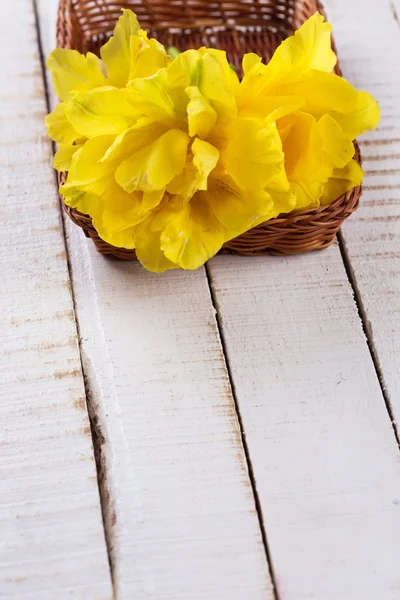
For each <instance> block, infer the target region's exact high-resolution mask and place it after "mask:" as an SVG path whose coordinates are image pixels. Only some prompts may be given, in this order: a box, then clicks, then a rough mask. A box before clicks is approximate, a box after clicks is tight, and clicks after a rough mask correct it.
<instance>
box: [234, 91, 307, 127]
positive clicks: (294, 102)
mask: <svg viewBox="0 0 400 600" xmlns="http://www.w3.org/2000/svg"><path fill="white" fill-rule="evenodd" d="M304 104H305V101H304V98H302V97H301V96H265V97H263V98H256V99H255V100H253V101H251V102H249V103H248V104H247V105H246V107H245V108H244V109H242V110H241V111H240V113H239V116H240V117H252V118H257V119H266V118H268V121H270V122H271V123H272V122H274V121H277V120H278V119H282V118H283V117H286V116H287V115H289V114H290V113H292V112H295V111H296V110H299V109H301V108H302V107H304Z"/></svg>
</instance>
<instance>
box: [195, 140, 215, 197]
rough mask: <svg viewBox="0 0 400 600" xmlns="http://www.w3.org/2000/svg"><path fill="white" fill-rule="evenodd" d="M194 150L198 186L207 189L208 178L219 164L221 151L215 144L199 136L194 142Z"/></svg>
mask: <svg viewBox="0 0 400 600" xmlns="http://www.w3.org/2000/svg"><path fill="white" fill-rule="evenodd" d="M192 152H193V165H194V166H195V167H196V169H197V178H196V179H197V188H198V189H199V190H206V189H207V178H208V176H209V174H210V173H211V171H212V170H213V169H214V168H215V167H216V165H217V162H218V159H219V152H218V150H217V149H216V148H215V147H214V146H212V145H211V144H209V143H208V142H205V141H203V140H200V139H198V138H196V139H195V140H194V142H193V144H192Z"/></svg>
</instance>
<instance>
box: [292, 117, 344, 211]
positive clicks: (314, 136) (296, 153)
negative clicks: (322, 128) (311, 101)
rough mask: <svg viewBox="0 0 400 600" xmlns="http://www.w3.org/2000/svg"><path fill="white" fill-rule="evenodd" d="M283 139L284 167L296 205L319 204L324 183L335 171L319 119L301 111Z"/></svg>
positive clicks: (302, 206)
mask: <svg viewBox="0 0 400 600" xmlns="http://www.w3.org/2000/svg"><path fill="white" fill-rule="evenodd" d="M288 119H289V120H291V121H292V123H291V128H290V131H289V133H288V135H287V137H286V139H285V141H284V144H283V149H284V152H285V167H286V173H287V176H288V179H289V181H290V188H291V189H290V191H291V193H292V194H294V196H295V208H296V209H300V208H308V207H311V206H318V205H319V198H320V196H321V194H322V190H323V186H324V184H325V183H326V181H327V180H328V178H329V177H330V175H331V174H332V171H333V164H332V160H327V159H326V157H325V155H324V153H323V151H322V145H323V141H322V139H321V136H320V134H319V131H318V127H317V122H316V119H315V118H314V117H313V116H312V115H309V114H308V113H303V112H298V113H296V115H295V117H294V118H293V117H292V115H290V116H289V117H288Z"/></svg>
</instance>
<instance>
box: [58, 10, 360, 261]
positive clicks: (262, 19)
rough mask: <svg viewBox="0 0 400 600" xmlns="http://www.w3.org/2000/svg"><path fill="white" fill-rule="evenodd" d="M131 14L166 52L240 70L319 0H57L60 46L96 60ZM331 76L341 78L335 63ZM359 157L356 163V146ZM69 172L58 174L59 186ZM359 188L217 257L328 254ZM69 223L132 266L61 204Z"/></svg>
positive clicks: (276, 223) (245, 237)
mask: <svg viewBox="0 0 400 600" xmlns="http://www.w3.org/2000/svg"><path fill="white" fill-rule="evenodd" d="M121 8H130V9H132V10H133V11H134V12H135V13H136V14H137V16H138V19H139V22H140V24H141V26H142V27H143V29H146V30H147V31H148V32H149V35H151V36H154V37H157V38H158V39H159V41H160V42H161V43H163V44H164V45H165V46H166V47H169V46H176V47H177V48H179V50H181V51H183V50H186V49H188V48H200V47H201V46H210V47H215V48H220V49H222V50H226V52H227V55H228V60H229V62H231V63H232V64H233V65H235V67H236V68H237V70H238V72H240V67H241V60H242V57H243V54H245V53H246V52H255V53H257V54H258V55H259V56H261V57H262V58H263V60H264V61H265V62H268V61H269V59H270V57H271V56H272V54H273V52H274V51H275V49H276V48H277V46H278V45H279V44H280V43H281V42H282V40H283V39H285V38H286V37H287V36H288V35H291V34H292V33H293V31H295V30H296V29H297V28H298V27H300V25H301V24H302V23H303V22H304V21H305V20H306V19H308V18H309V17H310V16H311V15H313V14H314V13H315V12H316V11H317V10H319V12H321V13H323V9H322V6H321V4H320V2H319V0H264V1H263V3H261V2H259V1H258V0H253V1H251V0H250V1H248V2H244V1H243V0H230V1H224V0H173V1H171V0H118V1H117V0H60V6H59V12H58V21H57V46H58V47H62V48H73V49H76V50H79V51H80V52H88V51H91V52H94V53H95V54H99V49H100V47H101V46H102V45H103V44H104V43H105V42H106V41H107V39H108V37H109V36H110V34H111V33H112V31H113V29H114V26H115V24H116V22H117V20H118V18H119V16H120V15H121ZM336 72H337V73H338V74H341V72H340V67H339V65H337V67H336ZM356 151H357V159H358V160H359V162H361V158H360V154H359V150H358V147H357V146H356ZM65 180H66V174H65V173H61V174H60V175H59V182H60V183H64V182H65ZM360 195H361V187H357V188H354V189H353V190H351V191H349V192H347V193H346V194H344V195H343V196H341V197H340V198H338V199H337V200H336V201H335V202H333V203H332V204H330V205H329V206H323V207H320V208H313V209H309V210H303V211H294V212H292V213H290V214H287V215H279V217H277V218H276V219H271V220H270V221H267V222H266V223H264V224H262V225H258V226H257V227H254V228H253V229H251V230H249V231H247V232H245V233H244V234H242V235H240V236H239V237H237V238H236V239H234V240H231V241H229V242H227V243H226V244H225V245H224V247H223V248H222V250H221V253H231V254H242V255H259V254H298V253H300V252H306V251H309V250H317V249H319V248H326V247H327V246H329V245H330V244H331V243H332V242H333V241H334V239H335V236H336V233H337V231H338V229H339V227H340V225H341V224H342V222H343V221H344V220H345V219H347V217H349V216H350V215H351V213H352V212H354V211H355V210H356V208H357V207H358V203H359V199H360ZM64 208H65V210H66V212H67V213H68V215H69V216H70V218H71V219H72V221H73V222H74V223H76V224H77V225H79V227H81V228H82V229H83V231H84V232H85V234H86V235H87V236H88V237H90V238H92V240H93V242H94V243H95V245H96V248H97V250H98V251H99V252H100V253H101V254H104V255H109V256H114V257H116V258H121V259H126V260H132V259H135V258H136V254H135V251H134V250H127V249H125V248H116V247H114V246H111V245H110V244H108V243H107V242H105V241H104V240H102V239H101V238H100V237H99V235H98V233H97V231H96V230H95V229H94V227H93V224H92V220H91V218H90V217H89V216H88V215H83V214H81V213H80V212H79V211H77V210H76V209H74V208H70V207H68V206H66V205H65V204H64Z"/></svg>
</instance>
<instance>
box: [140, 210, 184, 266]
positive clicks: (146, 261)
mask: <svg viewBox="0 0 400 600" xmlns="http://www.w3.org/2000/svg"><path fill="white" fill-rule="evenodd" d="M159 212H161V223H160V224H159V225H158V226H155V222H154V218H153V217H152V216H150V217H148V218H147V219H146V220H144V221H143V222H142V223H139V225H137V227H136V231H135V248H136V255H137V257H138V260H139V261H140V262H141V264H142V265H143V266H144V267H145V268H146V269H147V270H148V271H152V272H153V273H163V272H164V271H168V270H170V269H177V268H178V265H176V264H174V263H173V262H171V261H170V260H168V258H166V256H165V254H164V252H163V251H162V250H161V240H160V237H161V232H162V229H163V226H164V222H165V220H166V219H165V215H164V216H163V215H162V209H160V211H159ZM167 217H168V215H167Z"/></svg>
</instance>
